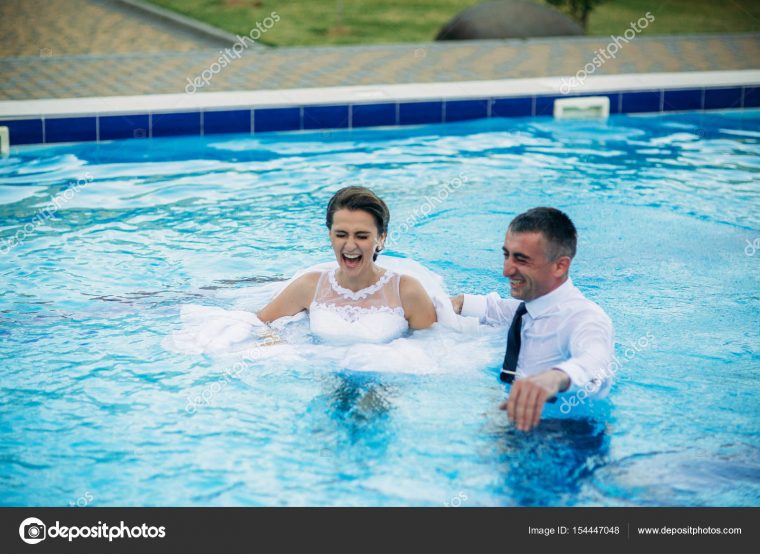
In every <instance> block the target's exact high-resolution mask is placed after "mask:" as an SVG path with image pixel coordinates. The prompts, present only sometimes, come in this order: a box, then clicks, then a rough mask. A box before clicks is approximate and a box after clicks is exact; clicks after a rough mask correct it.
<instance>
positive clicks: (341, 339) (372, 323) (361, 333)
mask: <svg viewBox="0 0 760 554" xmlns="http://www.w3.org/2000/svg"><path fill="white" fill-rule="evenodd" d="M336 271H337V269H328V270H327V271H323V272H322V273H321V275H320V277H319V282H318V283H317V289H316V293H315V294H314V300H313V301H312V303H311V305H310V306H309V326H310V328H311V332H312V333H313V334H314V335H316V336H317V337H319V338H320V339H322V340H323V341H326V342H331V343H341V344H347V343H353V342H371V343H385V342H390V341H392V340H393V339H397V338H398V337H400V336H401V335H402V334H404V332H405V331H406V330H407V329H408V327H409V326H408V324H407V321H406V318H405V317H404V308H403V307H402V306H401V296H400V294H399V282H400V281H401V276H400V275H399V274H398V273H394V272H392V271H390V270H386V271H385V273H383V275H382V276H381V277H380V278H379V279H378V280H377V282H375V283H374V284H372V285H370V286H368V287H366V288H363V289H361V290H358V291H356V292H354V291H352V290H349V289H347V288H343V287H341V286H340V285H339V284H338V281H337V279H336V278H335V273H336Z"/></svg>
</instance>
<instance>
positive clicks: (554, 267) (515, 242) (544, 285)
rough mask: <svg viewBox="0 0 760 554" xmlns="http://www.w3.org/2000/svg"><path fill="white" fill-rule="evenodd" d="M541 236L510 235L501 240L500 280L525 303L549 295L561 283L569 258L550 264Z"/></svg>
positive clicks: (530, 234)
mask: <svg viewBox="0 0 760 554" xmlns="http://www.w3.org/2000/svg"><path fill="white" fill-rule="evenodd" d="M547 246H548V245H547V241H546V239H545V238H544V235H543V234H542V233H512V232H511V231H507V236H506V238H505V239H504V247H503V250H504V277H507V278H509V284H510V292H511V294H512V296H513V297H514V298H517V299H518V300H523V301H525V302H529V301H531V300H533V299H535V298H538V297H539V296H543V295H545V294H548V293H550V292H551V291H553V290H554V289H556V288H557V287H559V286H560V285H561V284H562V283H564V282H565V280H566V276H567V269H568V267H569V265H570V258H568V257H567V256H560V257H559V258H558V259H557V260H555V261H553V262H550V261H549V260H548V259H547V256H546V249H547Z"/></svg>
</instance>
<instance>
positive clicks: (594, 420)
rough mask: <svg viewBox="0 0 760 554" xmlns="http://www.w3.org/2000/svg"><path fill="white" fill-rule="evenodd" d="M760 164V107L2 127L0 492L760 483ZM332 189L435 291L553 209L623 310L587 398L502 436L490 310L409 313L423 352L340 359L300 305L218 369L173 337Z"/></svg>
mask: <svg viewBox="0 0 760 554" xmlns="http://www.w3.org/2000/svg"><path fill="white" fill-rule="evenodd" d="M759 176H760V112H758V111H744V112H725V113H686V114H674V115H667V116H639V117H629V116H620V117H613V118H611V119H610V120H609V122H607V123H601V122H592V123H589V122H585V123H579V122H556V121H553V120H550V119H540V118H539V119H533V120H531V119H524V120H496V119H494V120H489V121H479V122H468V123H461V124H451V125H441V126H429V127H417V128H405V129H392V130H391V129H388V130H382V129H379V130H364V131H354V132H349V131H346V132H329V133H320V132H315V133H303V134H298V133H295V134H270V135H262V136H240V135H229V136H212V137H203V138H177V139H159V140H133V141H126V142H113V143H107V144H100V145H94V144H71V145H60V146H51V147H27V148H23V149H21V150H20V151H19V152H17V153H16V152H14V153H13V155H12V156H11V157H9V158H6V159H2V160H0V239H2V241H3V242H2V243H0V274H2V282H3V287H2V293H1V296H0V375H1V376H2V380H1V381H0V386H1V387H2V403H0V504H2V505H30V506H34V505H50V506H85V505H89V506H109V505H127V506H131V505H159V506H175V505H183V506H184V505H349V506H354V505H373V506H374V505H422V506H444V505H449V506H501V505H526V506H527V505H557V506H567V505H604V506H621V505H625V506H627V505H645V506H651V505H688V506H702V505H720V506H741V505H752V506H757V505H760V462H759V460H760V439H759V433H760V424H759V421H760V418H759V416H760V407H759V403H758V392H759V391H760V386H759V385H758V383H760V381H759V378H760V362H759V360H760V341H759V340H758V329H759V328H760V325H759V323H760V316H758V284H759V279H758V275H760V273H759V272H758V268H759V267H760V184H759V182H758V177H759ZM455 178H460V179H461V180H462V184H461V186H457V187H456V190H453V189H452V192H451V194H449V195H448V198H446V200H445V201H442V202H440V203H438V202H433V201H431V199H433V197H434V196H436V195H438V194H439V192H440V191H441V190H442V187H444V186H445V184H446V183H451V182H452V180H454V179H455ZM78 179H79V182H78V183H77V180H78ZM348 184H364V185H367V186H371V187H372V188H373V189H375V190H376V191H377V192H378V193H379V194H380V195H381V196H382V197H383V198H384V199H386V201H387V202H388V204H389V206H390V208H391V213H392V226H391V229H392V231H394V230H395V231H396V234H395V235H394V238H395V240H394V241H393V244H392V245H391V248H390V251H389V254H390V255H392V256H397V257H398V256H401V257H410V258H414V259H416V260H418V261H419V262H421V263H422V264H424V265H425V266H427V267H428V268H430V269H431V270H433V271H435V272H437V273H439V274H441V275H442V276H443V277H444V279H445V283H446V285H447V287H448V290H449V291H450V292H452V293H454V292H475V293H487V292H489V291H491V290H497V291H499V292H500V293H501V294H503V295H504V294H507V287H505V280H504V278H503V277H501V252H500V247H501V244H502V240H503V233H504V230H505V227H506V225H507V223H508V222H509V220H510V219H511V218H512V217H513V216H514V215H516V214H517V213H519V212H521V211H524V210H525V209H527V208H530V207H533V206H537V205H552V206H556V207H559V208H561V209H563V210H565V211H567V212H568V213H569V214H570V215H571V217H572V218H573V219H574V220H575V222H576V225H577V226H578V230H579V233H580V240H579V254H578V256H577V258H576V259H575V261H574V262H573V267H572V276H573V278H574V281H575V283H576V285H578V286H579V288H580V289H581V290H582V291H583V292H584V293H585V294H586V295H587V296H588V297H590V298H592V299H593V300H594V301H596V302H598V303H599V304H600V305H601V306H603V307H604V309H605V310H606V311H607V312H608V314H609V315H610V316H611V317H612V319H613V321H614V323H615V327H616V354H617V356H618V359H619V360H620V369H619V371H618V374H617V381H616V383H615V385H614V386H613V389H612V392H611V394H610V396H609V399H608V401H607V402H604V403H600V404H599V403H598V405H597V406H596V407H595V409H593V410H588V411H584V410H578V411H577V412H576V413H574V414H572V417H562V416H561V414H558V412H557V410H556V407H553V408H550V409H549V411H547V417H546V418H545V420H544V421H543V423H542V424H541V426H540V427H539V428H538V429H537V430H536V431H535V432H533V433H532V434H523V433H520V432H518V431H516V430H515V429H514V428H512V427H511V426H510V425H509V424H508V423H507V421H506V417H505V416H504V413H502V412H500V411H499V410H498V409H497V406H498V404H499V403H500V401H501V400H502V399H503V398H504V397H505V390H504V388H503V386H502V385H500V384H499V382H498V380H497V378H496V371H497V367H498V366H499V364H500V361H501V357H502V356H503V348H504V341H505V335H506V329H504V328H501V329H499V328H495V329H484V330H483V331H482V332H481V333H480V334H479V335H477V336H468V337H456V336H454V335H452V334H447V333H445V332H442V331H436V330H432V331H426V332H423V333H417V334H413V335H412V336H411V337H410V338H409V339H408V340H409V341H410V344H412V345H413V346H414V347H415V348H417V349H418V350H419V353H420V356H421V358H420V359H421V360H422V359H424V360H425V363H426V364H428V365H427V366H426V368H425V371H422V370H420V371H415V369H416V367H417V366H416V362H415V363H412V364H409V363H408V360H406V362H405V363H407V365H408V366H409V367H407V368H406V371H403V372H382V371H366V368H364V369H365V371H356V370H355V369H356V368H352V367H350V364H347V365H348V366H349V367H341V366H340V364H336V363H335V361H334V359H332V358H331V357H330V356H329V355H327V353H328V350H329V348H328V347H325V349H324V350H322V351H317V350H314V348H313V347H314V345H313V344H311V342H313V341H310V339H309V337H308V335H307V334H306V332H305V328H304V326H303V324H295V325H294V329H293V330H292V335H291V341H292V343H293V344H290V345H289V347H285V346H283V347H280V348H279V349H278V348H273V349H272V350H271V351H269V352H270V354H269V355H267V356H265V357H262V358H260V359H256V360H255V361H253V362H252V363H251V364H249V365H248V366H246V367H245V370H244V371H240V372H239V374H237V376H236V377H235V378H232V379H229V378H228V379H226V380H225V379H224V375H225V371H229V368H230V366H232V364H233V363H234V361H235V360H234V359H233V358H232V357H230V356H210V355H194V354H178V353H175V352H173V351H171V350H168V349H167V348H165V340H166V337H168V336H170V335H171V334H172V333H173V332H175V331H177V330H178V329H179V328H180V327H181V323H180V319H179V312H180V308H181V307H182V306H184V305H187V304H201V305H207V306H218V307H221V308H226V309H232V308H240V307H241V306H248V307H249V308H250V309H253V308H254V307H255V306H250V304H251V303H255V302H254V301H253V300H252V299H257V298H258V297H257V296H256V291H259V290H260V288H261V287H262V286H265V285H266V284H267V283H271V282H273V281H279V280H282V279H285V278H288V277H289V276H290V275H292V274H293V273H294V272H295V271H296V270H298V269H300V268H303V267H305V266H307V265H310V264H313V263H318V262H322V261H328V260H330V256H331V251H330V249H329V245H328V242H327V237H326V230H325V228H324V223H323V221H324V219H323V218H324V207H325V205H326V202H327V200H328V199H329V197H330V196H331V194H332V193H333V192H334V191H335V190H337V189H338V188H339V187H341V186H344V185H348ZM449 188H450V189H451V187H449ZM66 191H68V193H67V192H66ZM53 198H55V199H56V202H57V207H56V208H55V209H51V208H50V202H51V199H53ZM426 203H428V206H429V208H424V207H423V206H424V205H425V204H426ZM433 203H435V206H433V205H432V204H433ZM45 210H47V211H45ZM415 211H416V215H415ZM423 212H424V213H423ZM428 212H429V213H428ZM44 213H47V215H48V216H49V217H45V216H44ZM403 223H406V224H407V227H408V229H403V231H404V232H401V230H402V224H403ZM25 226H26V227H25ZM299 325H300V327H299ZM299 341H301V342H300V343H299ZM307 343H308V344H309V345H310V347H312V349H311V350H310V352H311V354H310V355H309V356H303V355H301V354H299V344H303V345H304V347H305V345H306V344H307ZM314 352H317V354H314ZM319 352H323V353H324V354H325V355H324V356H323V355H321V354H319ZM389 356H390V357H385V356H383V358H384V359H390V360H392V359H393V358H392V355H390V354H389ZM399 363H402V362H401V360H400V361H399ZM212 389H213V390H214V394H212V395H210V396H209V395H207V396H206V398H207V399H208V402H207V403H204V404H202V405H198V406H197V409H196V408H195V407H194V408H193V409H192V410H189V409H188V402H189V399H192V398H197V397H198V395H200V394H203V393H204V391H209V390H212ZM584 409H585V406H584ZM551 410H554V411H551Z"/></svg>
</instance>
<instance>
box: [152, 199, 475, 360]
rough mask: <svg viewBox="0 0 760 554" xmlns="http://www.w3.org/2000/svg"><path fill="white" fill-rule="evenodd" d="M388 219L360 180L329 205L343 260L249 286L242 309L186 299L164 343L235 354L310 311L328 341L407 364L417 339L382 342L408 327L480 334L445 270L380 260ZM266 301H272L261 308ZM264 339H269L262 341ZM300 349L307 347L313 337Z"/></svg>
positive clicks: (182, 349)
mask: <svg viewBox="0 0 760 554" xmlns="http://www.w3.org/2000/svg"><path fill="white" fill-rule="evenodd" d="M389 219H390V214H389V212H388V207H387V206H386V205H385V202H383V201H382V200H381V199H380V198H378V196H377V195H375V194H374V193H373V192H372V191H371V190H369V189H367V188H364V187H356V186H353V187H346V188H343V189H341V190H339V191H338V192H337V193H335V195H334V196H333V197H332V199H331V200H330V203H329V204H328V207H327V228H328V229H329V233H330V242H331V244H332V248H333V252H334V254H335V259H336V261H332V262H328V263H322V264H318V265H315V266H312V267H309V268H306V269H304V270H302V271H300V272H298V273H296V275H295V276H293V277H292V278H291V279H290V280H289V281H287V282H286V283H284V284H283V283H268V284H266V285H262V286H258V287H255V288H254V289H253V290H248V291H246V292H245V300H243V301H240V302H237V306H235V308H236V309H232V310H231V309H225V308H221V307H212V306H201V305H196V304H187V305H183V306H182V307H181V311H180V317H181V320H182V328H181V329H180V330H177V331H175V332H173V333H172V335H171V336H169V337H167V338H166V339H165V340H164V341H163V342H162V344H163V345H164V347H165V348H167V349H168V350H171V351H173V352H178V353H192V354H201V353H203V354H222V355H226V354H235V353H239V352H241V351H243V350H247V349H249V348H254V347H257V346H271V345H274V344H283V342H286V341H284V340H283V337H281V336H280V332H282V331H284V330H285V328H286V327H288V326H289V324H290V323H292V322H295V321H298V320H299V319H303V318H304V317H305V316H306V315H307V314H308V324H309V331H310V333H311V334H312V335H314V336H316V337H319V338H320V339H322V341H323V342H325V343H327V344H339V345H346V346H351V345H355V346H360V345H361V346H360V348H359V350H360V351H361V353H362V355H363V356H365V357H372V358H373V359H374V358H377V360H376V361H377V362H381V361H382V362H383V363H385V362H387V363H388V364H391V365H393V364H395V365H404V363H401V362H408V361H409V360H407V357H408V356H407V355H408V354H409V351H408V350H404V348H407V349H408V348H411V345H408V344H405V343H403V341H402V343H400V344H399V343H395V342H394V344H395V347H394V348H393V349H391V350H387V349H382V348H381V350H382V351H377V348H380V347H382V346H383V344H387V343H390V342H392V341H395V339H399V338H401V337H402V335H404V334H405V333H406V332H407V331H408V330H409V329H425V328H428V327H430V326H432V325H433V324H436V325H437V326H440V327H442V328H444V329H447V330H450V331H454V332H456V333H466V334H471V333H476V332H477V330H478V328H479V324H478V320H477V318H471V317H463V316H461V315H457V314H455V313H454V310H453V308H452V306H451V302H450V300H449V295H448V293H447V292H446V290H445V287H444V283H443V279H442V277H441V276H440V275H437V274H436V273H433V272H432V271H430V270H428V269H427V268H425V267H423V266H422V265H420V264H418V263H417V262H415V261H414V260H410V259H407V258H399V257H392V256H381V257H380V258H379V259H378V253H379V252H380V251H381V250H382V249H383V246H384V243H385V240H386V236H387V232H388V221H389ZM262 304H266V305H265V306H264V307H263V308H261V309H259V310H258V312H256V313H255V314H254V311H255V309H257V308H258V307H260V306H261V305H262ZM254 307H255V308H254ZM252 308H253V309H252ZM262 338H267V341H266V342H265V343H262V342H260V339H262ZM291 338H292V337H291ZM287 342H290V340H288V341H287ZM368 343H374V345H371V344H368ZM371 346H374V348H373V347H371ZM298 348H299V351H307V350H308V347H307V345H306V344H299V345H298ZM394 355H396V357H395V358H394ZM399 357H400V358H401V360H400V361H399ZM394 360H395V361H394ZM365 365H366V364H365ZM375 365H376V364H375ZM406 365H410V364H409V363H407V364H406ZM417 365H419V364H417Z"/></svg>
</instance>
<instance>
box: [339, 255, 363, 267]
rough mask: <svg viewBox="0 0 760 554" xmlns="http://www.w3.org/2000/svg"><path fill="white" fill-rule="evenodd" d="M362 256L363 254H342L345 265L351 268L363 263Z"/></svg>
mask: <svg viewBox="0 0 760 554" xmlns="http://www.w3.org/2000/svg"><path fill="white" fill-rule="evenodd" d="M363 257H364V256H362V255H361V254H341V258H343V263H344V264H345V266H346V267H347V268H349V269H356V268H357V267H359V266H360V265H361V264H362V258H363Z"/></svg>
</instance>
